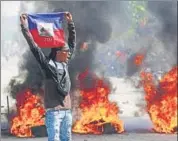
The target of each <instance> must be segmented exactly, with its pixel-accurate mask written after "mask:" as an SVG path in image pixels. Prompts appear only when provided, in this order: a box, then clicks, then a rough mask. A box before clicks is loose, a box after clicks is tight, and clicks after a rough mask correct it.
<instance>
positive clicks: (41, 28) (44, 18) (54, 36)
mask: <svg viewBox="0 0 178 141" xmlns="http://www.w3.org/2000/svg"><path fill="white" fill-rule="evenodd" d="M63 18H64V13H63V12H61V13H47V14H41V13H40V14H28V27H29V31H30V33H31V34H32V36H33V39H34V41H35V42H36V44H37V45H38V46H39V47H41V48H56V47H62V46H64V45H65V34H64V30H63V28H62V22H63Z"/></svg>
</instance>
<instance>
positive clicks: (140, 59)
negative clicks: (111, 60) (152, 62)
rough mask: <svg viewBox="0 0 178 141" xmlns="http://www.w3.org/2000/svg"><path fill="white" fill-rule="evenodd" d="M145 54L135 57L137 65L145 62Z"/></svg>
mask: <svg viewBox="0 0 178 141" xmlns="http://www.w3.org/2000/svg"><path fill="white" fill-rule="evenodd" d="M144 58H145V57H144V55H143V54H137V55H136V56H135V58H134V63H135V64H136V65H137V66H140V65H141V64H142V62H143V59H144Z"/></svg>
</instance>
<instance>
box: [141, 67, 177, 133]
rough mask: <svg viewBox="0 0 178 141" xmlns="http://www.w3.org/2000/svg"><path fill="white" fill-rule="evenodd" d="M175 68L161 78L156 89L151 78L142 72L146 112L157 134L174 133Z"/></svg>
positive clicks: (175, 101) (175, 123)
mask: <svg viewBox="0 0 178 141" xmlns="http://www.w3.org/2000/svg"><path fill="white" fill-rule="evenodd" d="M177 70H178V68H177V67H174V68H173V69H172V70H171V71H169V72H168V73H167V74H165V75H164V76H163V78H162V79H161V80H160V82H159V85H158V87H156V86H155V85H154V80H153V76H152V74H150V73H146V72H142V73H141V78H142V84H143V87H144V91H145V93H146V96H145V100H146V102H147V111H148V114H149V115H150V118H151V120H152V122H153V125H154V130H155V131H156V132H159V133H175V132H177V131H176V128H177Z"/></svg>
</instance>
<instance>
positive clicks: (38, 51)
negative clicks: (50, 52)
mask: <svg viewBox="0 0 178 141" xmlns="http://www.w3.org/2000/svg"><path fill="white" fill-rule="evenodd" d="M21 31H22V33H23V35H24V37H25V39H26V41H27V43H28V45H29V47H30V50H31V52H32V53H33V55H34V56H35V58H36V60H37V61H38V62H39V64H40V66H41V67H42V68H43V69H44V68H46V66H47V58H46V56H45V55H44V54H43V52H42V50H41V49H40V48H39V47H38V46H37V44H36V43H35V42H34V40H33V37H32V35H31V34H30V32H29V30H28V28H27V27H25V26H24V25H22V24H21Z"/></svg>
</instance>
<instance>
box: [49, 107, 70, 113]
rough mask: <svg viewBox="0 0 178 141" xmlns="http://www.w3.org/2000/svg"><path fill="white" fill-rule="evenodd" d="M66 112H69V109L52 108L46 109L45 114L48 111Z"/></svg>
mask: <svg viewBox="0 0 178 141" xmlns="http://www.w3.org/2000/svg"><path fill="white" fill-rule="evenodd" d="M67 110H71V109H68V108H62V107H54V108H47V109H46V112H48V111H67Z"/></svg>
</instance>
